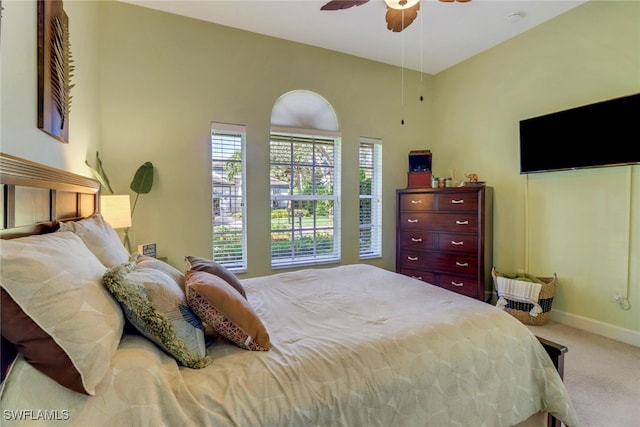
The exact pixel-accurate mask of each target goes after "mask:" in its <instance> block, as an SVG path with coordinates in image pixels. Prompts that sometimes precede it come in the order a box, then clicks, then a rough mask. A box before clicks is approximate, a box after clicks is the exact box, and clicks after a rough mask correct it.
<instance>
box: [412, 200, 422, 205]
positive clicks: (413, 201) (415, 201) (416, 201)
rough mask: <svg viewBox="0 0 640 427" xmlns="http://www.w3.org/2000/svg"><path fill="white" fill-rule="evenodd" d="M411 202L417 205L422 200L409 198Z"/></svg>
mask: <svg viewBox="0 0 640 427" xmlns="http://www.w3.org/2000/svg"><path fill="white" fill-rule="evenodd" d="M411 203H413V204H414V205H419V204H420V203H422V200H411Z"/></svg>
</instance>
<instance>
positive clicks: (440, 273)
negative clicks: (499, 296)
mask: <svg viewBox="0 0 640 427" xmlns="http://www.w3.org/2000/svg"><path fill="white" fill-rule="evenodd" d="M492 196H493V189H492V188H491V187H485V186H478V187H454V188H408V189H403V190H397V217H396V271H397V272H398V273H401V274H404V275H407V276H411V277H415V278H417V279H420V280H423V281H425V282H429V283H431V284H434V285H438V286H441V287H443V288H446V289H450V290H452V291H455V292H458V293H460V294H463V295H467V296H469V297H472V298H476V299H479V300H483V301H487V300H489V298H490V296H491V291H492V289H493V286H492V279H491V266H492V254H493V249H492V236H493V229H492V224H493V217H492V206H493V198H492Z"/></svg>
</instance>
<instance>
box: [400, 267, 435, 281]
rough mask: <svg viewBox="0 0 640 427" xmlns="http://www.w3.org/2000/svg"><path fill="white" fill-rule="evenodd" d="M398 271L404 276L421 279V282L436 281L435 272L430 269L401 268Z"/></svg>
mask: <svg viewBox="0 0 640 427" xmlns="http://www.w3.org/2000/svg"><path fill="white" fill-rule="evenodd" d="M398 273H400V274H404V275H405V276H409V277H412V278H414V279H418V280H422V281H423V282H427V283H431V284H434V283H435V282H436V274H435V273H433V272H431V271H420V270H411V269H407V268H401V269H400V270H399V271H398Z"/></svg>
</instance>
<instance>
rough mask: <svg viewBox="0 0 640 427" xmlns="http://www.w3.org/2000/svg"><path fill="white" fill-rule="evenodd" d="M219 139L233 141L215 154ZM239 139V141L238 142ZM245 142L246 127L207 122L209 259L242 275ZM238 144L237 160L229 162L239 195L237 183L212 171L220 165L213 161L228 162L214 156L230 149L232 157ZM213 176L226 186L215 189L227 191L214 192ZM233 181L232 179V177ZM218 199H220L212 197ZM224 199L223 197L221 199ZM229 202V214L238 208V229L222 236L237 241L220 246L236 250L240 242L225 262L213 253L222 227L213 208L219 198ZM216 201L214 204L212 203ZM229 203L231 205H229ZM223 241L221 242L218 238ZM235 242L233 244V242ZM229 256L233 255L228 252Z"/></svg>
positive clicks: (217, 245) (245, 234)
mask: <svg viewBox="0 0 640 427" xmlns="http://www.w3.org/2000/svg"><path fill="white" fill-rule="evenodd" d="M216 136H221V137H226V138H229V139H232V138H235V139H236V140H235V141H234V142H227V143H225V144H224V146H221V147H219V150H217V151H216V147H215V140H214V139H215V137H216ZM238 139H239V140H238ZM246 140H247V127H246V125H240V124H231V123H219V122H212V123H211V143H210V150H211V151H210V153H211V156H210V158H211V214H212V254H213V257H212V259H213V260H214V261H216V262H218V263H220V264H222V265H223V266H225V267H226V268H227V269H229V270H230V271H233V272H235V273H243V272H246V271H247V215H246V214H247V208H246V207H247V180H246V169H247V168H246V163H247V161H246ZM238 144H239V145H240V159H233V160H231V161H233V162H235V163H239V165H240V168H241V170H240V172H241V173H240V178H239V179H240V181H241V182H240V184H239V193H240V194H239V195H238V193H237V183H236V182H231V181H229V180H228V179H227V178H225V177H220V174H218V173H217V172H216V171H219V170H220V169H221V168H220V166H219V165H218V166H216V162H218V163H220V162H227V163H228V162H230V160H229V159H225V158H223V155H218V153H224V152H225V151H229V150H233V154H232V156H235V153H236V152H237V145H238ZM214 174H216V175H218V176H219V177H220V183H223V182H224V181H223V180H225V181H227V183H223V184H220V185H219V186H218V187H219V188H223V189H226V190H228V191H229V192H228V193H226V192H225V191H222V192H220V191H218V192H216V185H215V182H214ZM234 181H235V176H234ZM234 187H236V193H235V195H233V194H232V191H233V190H234ZM216 196H221V197H216ZM225 196H226V197H225ZM225 198H227V199H229V203H230V204H229V206H230V207H231V206H233V208H231V209H229V211H233V210H234V209H236V208H237V207H239V208H240V210H239V213H240V215H241V218H240V221H238V220H237V219H236V220H235V221H234V222H233V224H234V227H235V228H237V227H238V225H239V226H240V227H241V230H240V233H237V232H236V233H234V232H224V235H225V236H233V235H236V236H238V235H239V237H240V238H239V239H235V238H234V239H231V240H229V241H228V243H225V244H223V245H222V246H226V247H231V248H232V247H233V246H234V245H235V246H236V247H237V245H238V243H237V241H238V240H240V253H239V254H238V253H236V255H235V256H231V259H232V260H233V261H227V260H225V259H224V258H223V257H222V256H220V254H219V253H218V254H217V253H216V252H217V251H216V247H220V246H221V245H219V244H217V243H216V242H217V240H216V239H217V237H218V233H219V232H220V228H221V227H222V226H218V229H217V226H216V205H218V208H219V209H222V207H221V205H220V200H221V199H225ZM216 200H218V202H217V203H216ZM232 200H233V202H232ZM236 213H238V211H234V212H232V214H231V215H230V217H231V218H233V216H234V214H236ZM221 240H224V239H221ZM234 242H235V243H234ZM232 253H233V252H232Z"/></svg>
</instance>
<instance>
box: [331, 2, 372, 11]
mask: <svg viewBox="0 0 640 427" xmlns="http://www.w3.org/2000/svg"><path fill="white" fill-rule="evenodd" d="M368 2H369V0H354V1H342V0H331V1H330V2H329V3H327V4H325V5H324V6H322V7H321V8H320V10H341V9H349V8H350V7H353V6H360V5H361V4H365V3H368Z"/></svg>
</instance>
